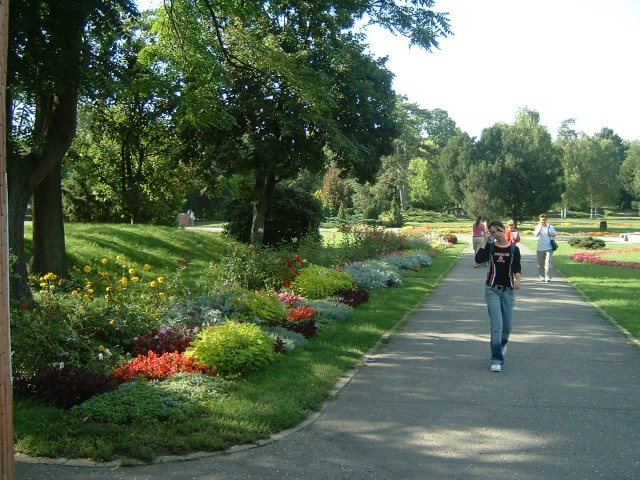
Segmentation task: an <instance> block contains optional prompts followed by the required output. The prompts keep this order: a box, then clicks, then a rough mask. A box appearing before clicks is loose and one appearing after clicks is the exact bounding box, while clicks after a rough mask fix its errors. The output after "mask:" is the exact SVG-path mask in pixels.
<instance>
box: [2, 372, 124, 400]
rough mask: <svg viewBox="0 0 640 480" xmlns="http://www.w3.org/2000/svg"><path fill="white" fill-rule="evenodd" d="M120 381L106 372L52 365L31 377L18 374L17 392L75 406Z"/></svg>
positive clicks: (107, 390)
mask: <svg viewBox="0 0 640 480" xmlns="http://www.w3.org/2000/svg"><path fill="white" fill-rule="evenodd" d="M117 385H118V384H117V382H116V381H115V380H114V379H113V378H112V377H111V376H109V375H107V374H106V373H96V372H87V371H85V370H80V369H75V368H55V369H53V368H51V369H48V370H44V371H41V372H39V373H37V374H36V375H34V376H33V377H31V378H29V379H27V378H24V377H16V378H15V379H14V390H15V392H16V394H17V395H25V396H35V397H37V398H40V399H41V400H42V401H44V402H45V403H47V404H49V405H54V406H57V407H61V408H65V409H68V408H71V407H73V406H74V405H80V404H81V403H82V402H84V401H86V400H88V399H89V398H91V397H93V396H94V395H98V394H99V393H105V392H109V391H111V390H114V389H115V388H116V387H117Z"/></svg>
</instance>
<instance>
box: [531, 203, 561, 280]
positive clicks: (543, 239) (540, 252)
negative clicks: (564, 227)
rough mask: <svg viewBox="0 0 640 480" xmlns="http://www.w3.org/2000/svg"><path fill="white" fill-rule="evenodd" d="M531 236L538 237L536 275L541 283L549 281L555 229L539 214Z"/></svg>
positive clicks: (543, 215)
mask: <svg viewBox="0 0 640 480" xmlns="http://www.w3.org/2000/svg"><path fill="white" fill-rule="evenodd" d="M533 234H534V235H535V236H536V237H538V248H537V249H536V254H537V257H538V275H539V276H540V281H541V282H550V281H551V274H552V269H551V266H552V265H551V259H552V258H553V247H552V246H551V240H552V239H553V237H555V236H556V229H555V228H553V225H551V224H550V223H548V222H547V215H546V214H545V213H541V214H540V217H539V222H538V225H536V228H535V230H534V231H533Z"/></svg>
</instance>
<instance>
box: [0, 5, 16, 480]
mask: <svg viewBox="0 0 640 480" xmlns="http://www.w3.org/2000/svg"><path fill="white" fill-rule="evenodd" d="M8 30H9V0H0V473H1V476H0V480H14V479H15V459H14V449H13V380H12V375H11V335H10V333H9V247H8V238H9V235H8V232H9V227H8V220H7V217H8V208H7V50H8V47H9V31H8Z"/></svg>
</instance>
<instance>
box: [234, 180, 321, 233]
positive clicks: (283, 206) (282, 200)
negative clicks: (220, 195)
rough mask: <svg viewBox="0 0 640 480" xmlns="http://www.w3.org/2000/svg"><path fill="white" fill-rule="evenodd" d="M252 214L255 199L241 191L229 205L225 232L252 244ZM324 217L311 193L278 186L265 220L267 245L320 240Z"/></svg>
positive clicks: (319, 205) (318, 203)
mask: <svg viewBox="0 0 640 480" xmlns="http://www.w3.org/2000/svg"><path fill="white" fill-rule="evenodd" d="M252 215H253V205H252V203H251V196H250V195H248V194H247V193H246V192H241V193H240V194H238V195H237V196H236V197H235V198H234V199H233V200H232V201H230V202H229V203H228V205H227V208H226V212H225V220H226V221H227V225H226V226H225V233H226V234H228V235H230V236H232V237H234V238H236V239H237V240H239V241H241V242H244V243H249V240H250V237H251V222H252ZM323 218H324V213H323V211H322V205H321V204H320V202H319V201H318V200H317V199H316V198H314V197H313V195H312V194H311V193H310V192H304V191H301V190H298V189H296V188H292V187H286V186H281V185H278V186H276V190H275V193H274V197H273V203H272V205H271V208H270V209H269V211H268V212H267V216H266V218H265V226H264V239H263V243H264V244H265V245H282V244H290V243H291V242H292V241H297V240H300V239H302V238H305V237H307V236H312V237H319V235H320V230H319V228H320V222H321V221H322V219H323ZM294 239H296V240H294Z"/></svg>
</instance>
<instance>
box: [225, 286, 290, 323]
mask: <svg viewBox="0 0 640 480" xmlns="http://www.w3.org/2000/svg"><path fill="white" fill-rule="evenodd" d="M231 305H232V306H233V307H234V309H235V312H236V314H237V315H238V317H239V318H241V319H242V320H244V321H255V320H256V319H257V320H259V321H261V322H264V323H266V324H267V325H278V324H280V323H281V322H282V320H283V319H284V317H285V316H286V315H287V307H286V306H285V305H283V304H282V303H281V302H280V300H278V297H277V296H276V295H275V294H272V293H267V292H249V291H244V292H238V293H237V294H236V295H235V297H234V298H233V299H232V300H231Z"/></svg>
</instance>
